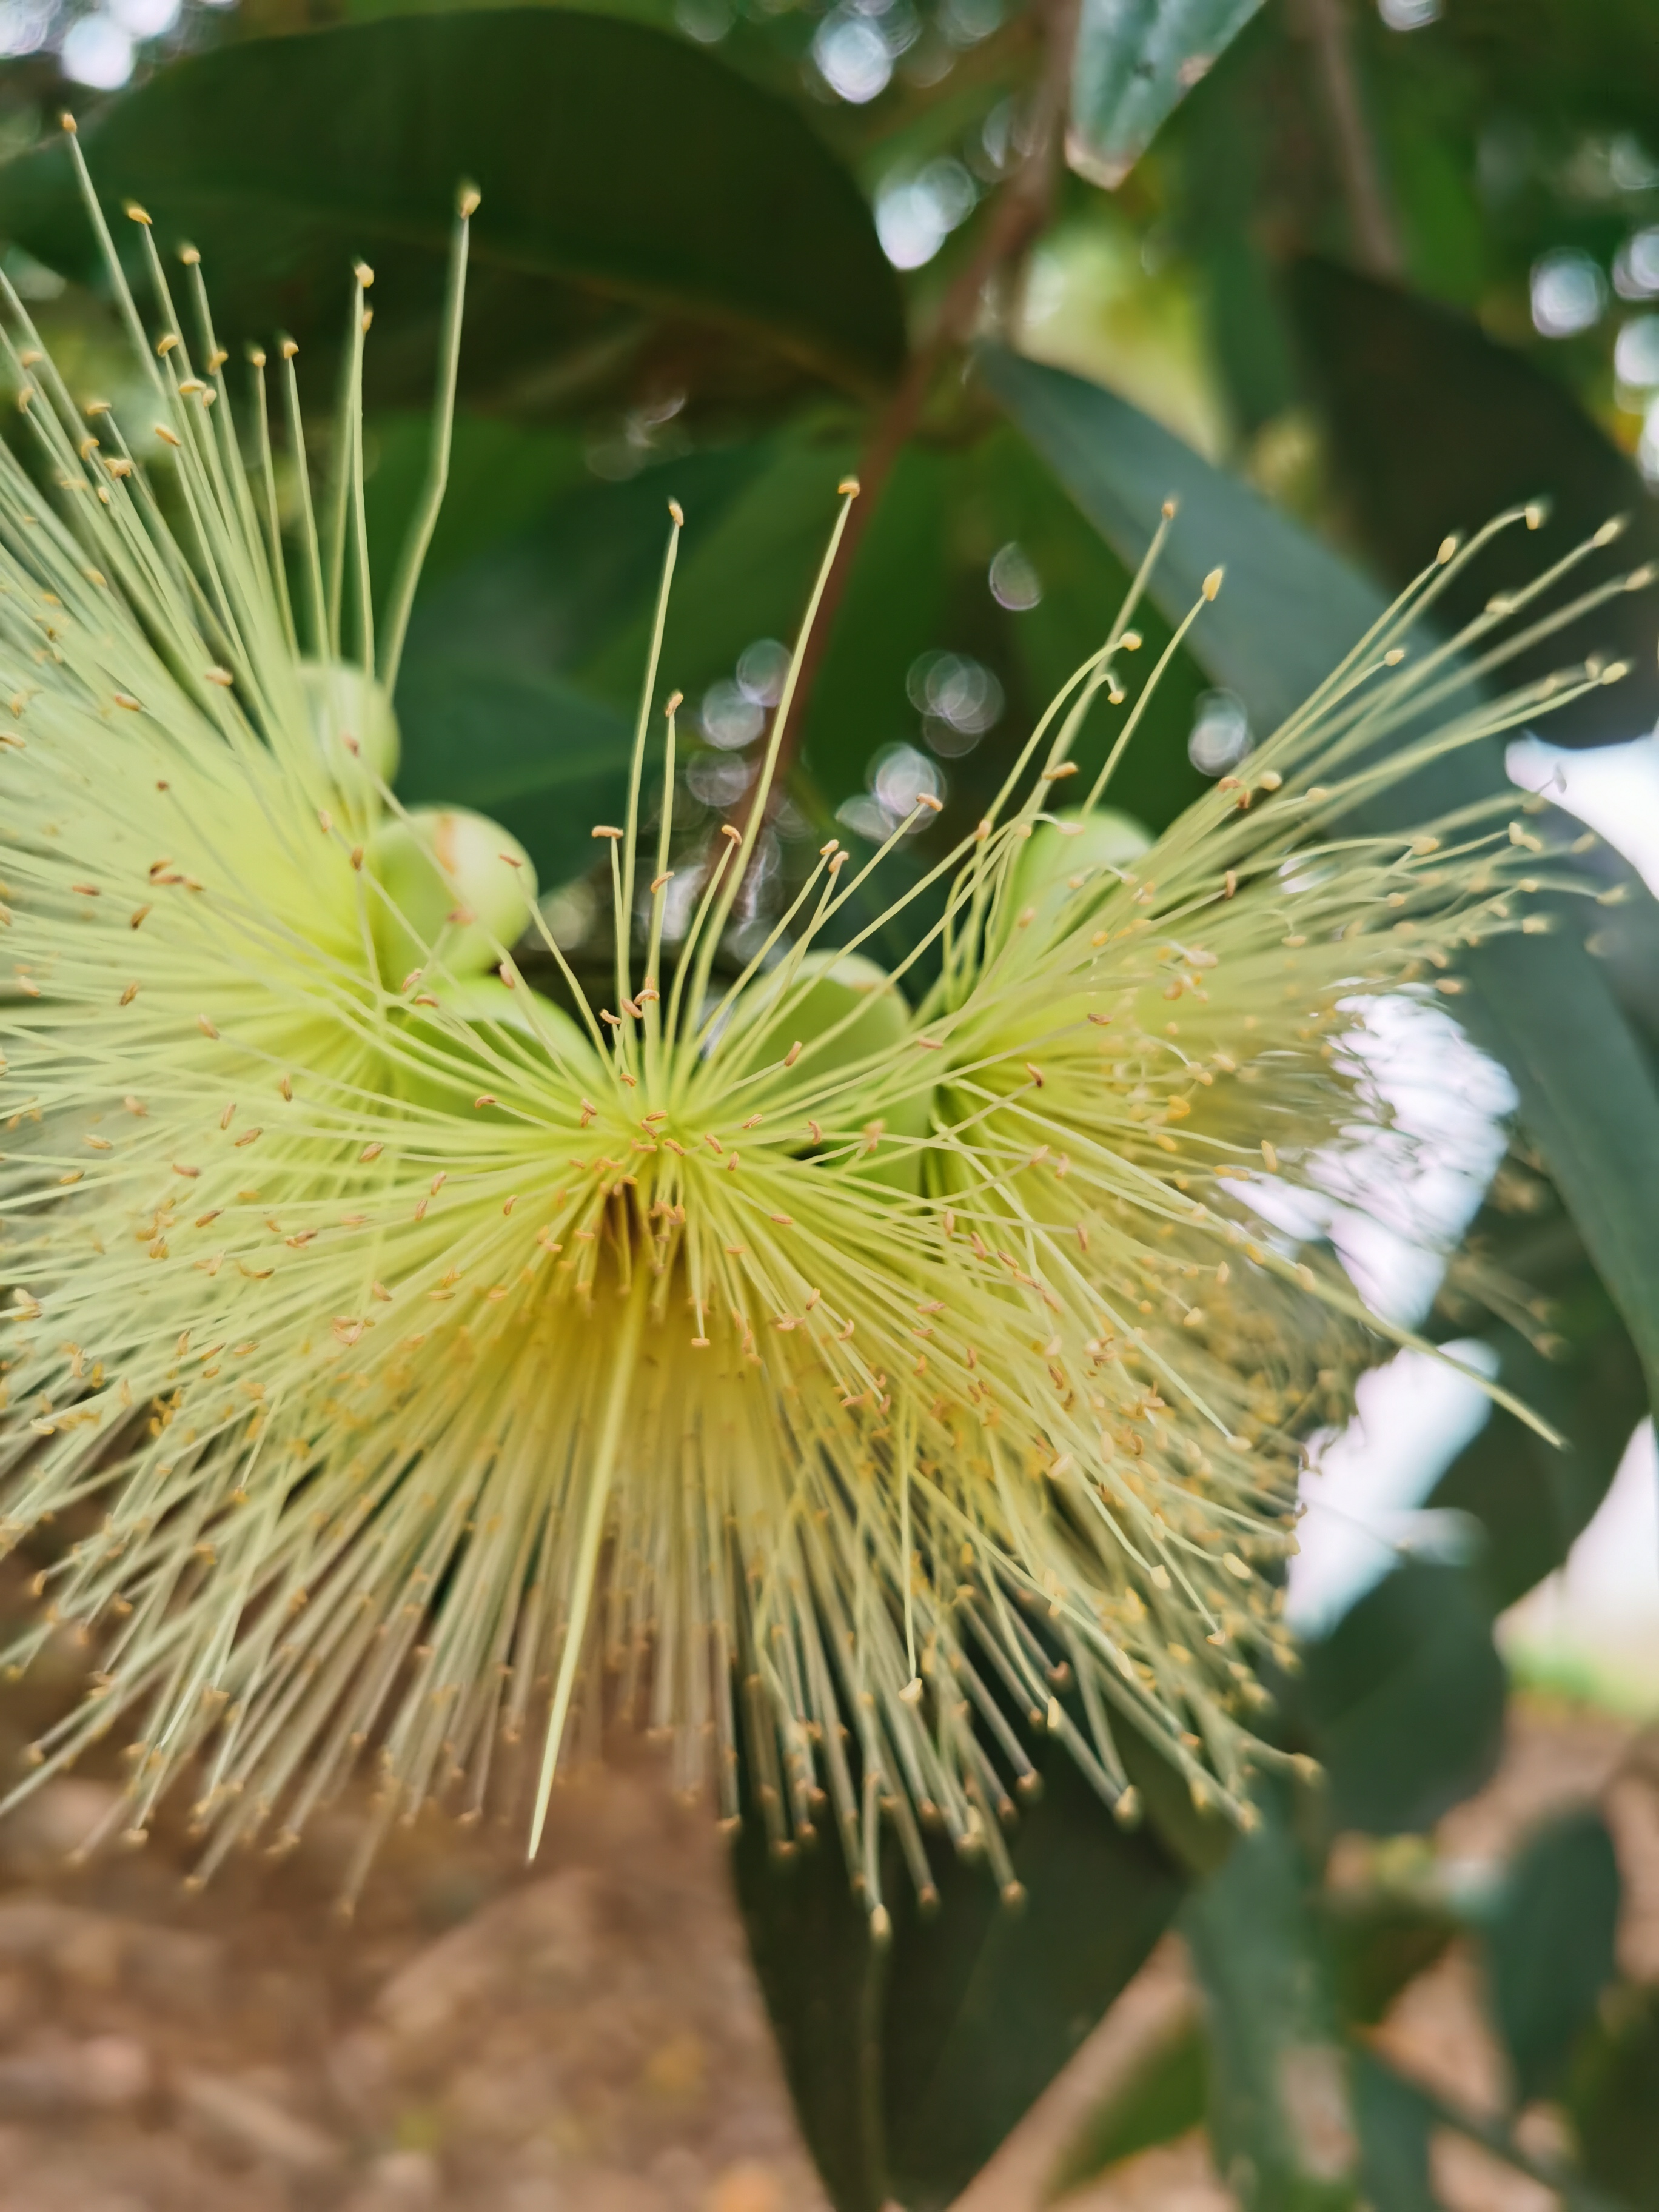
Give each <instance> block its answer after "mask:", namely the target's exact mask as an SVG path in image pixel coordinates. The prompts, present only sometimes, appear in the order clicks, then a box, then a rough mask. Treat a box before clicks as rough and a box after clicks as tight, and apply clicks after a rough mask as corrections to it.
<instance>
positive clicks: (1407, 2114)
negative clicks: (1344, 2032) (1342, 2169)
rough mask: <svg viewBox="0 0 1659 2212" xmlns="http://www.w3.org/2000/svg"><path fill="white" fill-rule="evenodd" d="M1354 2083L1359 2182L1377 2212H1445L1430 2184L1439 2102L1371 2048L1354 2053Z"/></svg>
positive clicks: (1373, 2211)
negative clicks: (1404, 2078) (1431, 2147)
mask: <svg viewBox="0 0 1659 2212" xmlns="http://www.w3.org/2000/svg"><path fill="white" fill-rule="evenodd" d="M1352 2083H1353V2115H1354V2122H1355V2124H1356V2126H1357V2127H1358V2130H1359V2185H1360V2189H1361V2191H1362V2193H1363V2195H1364V2199H1365V2202H1366V2203H1368V2204H1370V2207H1371V2208H1372V2212H1439V2209H1438V2207H1437V2204H1436V2202H1435V2197H1434V2193H1433V2191H1432V2189H1431V2186H1430V2183H1429V2136H1430V2133H1431V2130H1432V2129H1433V2127H1434V2125H1435V2122H1436V2118H1437V2114H1436V2112H1435V2110H1434V2107H1433V2106H1432V2105H1431V2103H1430V2102H1429V2100H1428V2099H1427V2098H1425V2096H1424V2095H1423V2093H1422V2092H1421V2091H1420V2090H1419V2089H1417V2088H1414V2087H1413V2085H1412V2084H1411V2083H1410V2082H1409V2081H1401V2078H1400V2076H1399V2075H1397V2074H1396V2073H1395V2072H1394V2071H1393V2069H1391V2068H1389V2067H1387V2066H1383V2065H1381V2064H1379V2063H1378V2062H1377V2061H1376V2059H1375V2058H1373V2057H1371V2055H1370V2052H1369V2051H1355V2052H1354V2054H1353V2072H1352Z"/></svg>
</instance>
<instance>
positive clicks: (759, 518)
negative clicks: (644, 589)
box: [583, 420, 854, 702]
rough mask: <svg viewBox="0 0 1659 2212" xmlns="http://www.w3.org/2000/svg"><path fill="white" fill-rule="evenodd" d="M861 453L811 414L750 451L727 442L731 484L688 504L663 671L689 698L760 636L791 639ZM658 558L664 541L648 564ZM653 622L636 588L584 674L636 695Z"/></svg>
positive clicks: (602, 686) (665, 476) (604, 686)
mask: <svg viewBox="0 0 1659 2212" xmlns="http://www.w3.org/2000/svg"><path fill="white" fill-rule="evenodd" d="M687 459H688V460H693V461H696V460H702V461H705V462H712V461H713V460H714V456H705V455H696V456H692V455H688V456H687ZM853 459H854V452H853V448H852V447H851V446H850V444H848V443H847V442H845V441H843V440H842V438H841V437H839V436H834V435H831V436H826V435H824V433H823V431H822V430H821V429H820V428H818V426H817V424H815V423H814V422H811V421H810V420H809V421H808V422H804V423H801V422H798V423H796V424H794V425H793V426H792V427H791V428H789V429H787V430H784V431H781V432H779V433H778V434H777V435H775V436H774V437H771V438H766V439H760V440H757V441H754V442H753V444H752V445H750V447H747V448H744V449H738V448H733V449H731V450H730V452H729V453H728V454H727V456H726V459H725V466H726V471H727V477H726V482H725V483H723V484H722V485H721V488H720V490H719V491H718V492H717V493H716V495H715V496H714V499H713V500H708V499H706V498H705V499H703V500H702V501H699V500H696V499H692V500H691V503H690V505H688V506H687V507H686V509H685V513H686V532H685V536H684V539H683V540H682V542H681V548H680V556H679V564H678V568H677V569H676V571H675V577H674V595H673V598H672V599H671V602H670V605H669V609H668V623H667V627H666V629H665V631H664V633H663V660H662V665H663V673H664V676H665V678H667V679H669V680H671V682H672V683H674V684H677V685H678V686H680V687H681V688H682V689H683V690H684V691H685V693H686V695H687V696H688V697H689V698H690V699H691V700H693V701H694V702H695V701H696V698H697V696H699V694H700V693H701V692H702V690H703V688H704V686H705V685H707V684H710V683H712V682H713V681H714V679H715V678H717V677H720V676H730V675H731V673H732V669H733V668H734V666H735V665H736V663H737V659H738V654H739V653H741V652H742V651H743V649H744V647H745V646H746V645H748V644H750V642H751V641H753V640H754V639H756V638H757V637H768V636H770V637H775V638H778V639H780V640H781V641H784V642H786V643H788V644H793V642H794V637H795V632H796V630H797V629H799V624H800V618H801V613H802V610H803V608H804V607H805V603H806V597H807V593H808V592H809V591H810V589H811V582H812V578H813V576H814V574H816V572H817V565H818V562H819V560H820V558H821V557H822V556H823V549H824V546H825V544H827V542H828V540H829V532H830V529H831V527H832V526H833V525H834V522H835V520H836V507H837V506H838V504H839V502H838V501H837V500H836V483H838V482H839V480H840V479H841V477H842V476H844V475H845V473H846V471H847V470H848V467H849V466H850V465H851V464H852V461H853ZM653 473H660V476H661V483H662V488H663V489H670V488H671V486H670V477H671V476H673V475H677V474H678V471H661V472H653ZM689 480H690V479H689V478H688V481H689ZM676 496H677V497H679V498H681V500H682V502H683V503H684V501H685V500H687V499H691V495H690V493H684V494H681V493H678V492H677V493H676ZM660 512H661V509H660V507H659V508H658V513H660ZM653 530H654V525H653ZM660 557H661V544H660V538H659V541H658V544H657V546H656V550H655V552H654V554H653V563H654V562H655V561H657V560H659V559H660ZM653 583H654V574H653ZM651 619H652V600H651V598H650V595H649V594H648V593H646V594H641V599H639V601H638V602H637V604H636V605H635V610H634V611H633V614H632V617H631V618H630V620H629V623H627V625H626V626H625V627H624V628H623V629H620V630H617V631H616V632H614V633H612V634H610V635H606V636H605V638H603V639H602V640H600V641H596V645H597V649H596V650H593V651H592V652H590V653H589V654H588V655H587V656H586V658H585V665H584V670H583V673H584V676H585V678H586V680H587V681H589V682H591V683H592V684H593V685H594V686H595V688H596V689H599V690H604V691H605V692H607V693H612V694H615V693H618V692H620V693H623V694H629V693H631V692H632V691H633V690H635V687H636V686H637V684H638V683H639V676H640V670H641V667H642V665H644V660H645V654H646V647H647V642H648V641H649V637H650V625H651Z"/></svg>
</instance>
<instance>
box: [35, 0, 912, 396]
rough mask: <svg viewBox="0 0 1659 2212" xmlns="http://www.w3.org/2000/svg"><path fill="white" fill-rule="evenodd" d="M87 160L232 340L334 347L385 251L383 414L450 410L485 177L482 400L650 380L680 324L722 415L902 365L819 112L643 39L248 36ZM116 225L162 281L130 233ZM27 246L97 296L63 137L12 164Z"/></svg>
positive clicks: (149, 90)
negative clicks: (448, 269) (193, 263)
mask: <svg viewBox="0 0 1659 2212" xmlns="http://www.w3.org/2000/svg"><path fill="white" fill-rule="evenodd" d="M82 137H83V141H84V144H85V149H86V153H87V155H88V160H89V161H90V163H91V165H92V169H93V173H94V178H95V179H96V181H97V184H98V187H99V190H100V194H101V196H102V197H103V198H104V201H105V203H106V205H108V206H111V207H118V206H119V205H120V204H121V203H122V202H123V201H125V200H126V199H128V198H132V199H136V200H138V201H140V202H142V203H143V204H144V205H145V206H146V207H147V208H148V209H149V212H150V214H151V215H152V216H153V217H154V218H155V240H156V243H157V244H158V246H161V249H162V252H163V254H164V256H167V255H170V253H171V252H172V250H173V248H174V247H175V246H179V245H180V244H182V243H184V242H185V241H189V242H191V243H193V244H194V245H196V246H198V247H199V248H200V249H201V252H202V253H203V255H204V263H205V268H206V273H207V276H208V279H209V283H210V287H211V289H212V293H213V298H214V303H215V313H216V318H217V320H218V325H219V333H220V336H221V338H222V340H223V341H225V342H226V343H234V341H236V340H239V339H241V338H244V337H258V338H262V339H264V340H266V341H268V340H269V338H270V335H271V332H272V327H273V325H275V324H281V325H283V326H285V327H286V328H287V329H289V331H292V333H293V334H294V335H295V337H298V338H299V339H300V340H301V343H307V342H309V341H310V340H312V339H313V337H316V338H319V339H321V340H322V342H323V343H325V344H331V343H333V342H334V341H335V340H336V339H337V337H338V335H339V334H340V332H341V331H342V330H343V325H344V321H345V315H346V308H347V305H348V301H349V266H350V261H351V258H352V257H353V256H354V255H357V254H362V255H363V256H365V257H367V258H368V259H369V260H370V261H371V262H372V263H373V264H374V268H375V271H376V283H375V289H374V307H375V329H374V337H373V339H372V341H371V343H370V346H369V349H368V376H369V380H370V386H371V392H374V391H379V392H382V393H385V392H388V391H398V392H410V393H421V394H423V393H424V392H426V391H427V390H428V389H429V388H430V385H431V380H432V349H433V344H434V340H435V322H436V317H437V311H438V301H439V295H440V290H441V280H440V274H439V271H440V265H441V258H442V256H443V254H444V253H445V252H446V250H447V240H448V236H449V231H450V227H451V222H452V219H453V210H454V204H455V194H456V189H457V186H458V185H459V184H460V183H462V182H463V181H464V180H470V181H471V182H472V183H474V184H476V185H477V186H478V187H479V189H480V190H481V191H482V192H483V205H482V208H481V210H480V212H479V214H478V216H477V219H476V222H475V223H474V228H473V248H472V252H473V261H472V271H471V278H470V281H469V287H468V300H467V310H468V320H467V334H466V339H465V346H464V349H463V368H462V374H463V381H464V388H471V389H472V390H474V391H477V390H487V391H489V392H490V393H491V394H492V395H493V396H494V397H495V398H496V399H497V400H498V401H501V400H509V401H514V402H516V403H517V404H522V405H537V404H541V405H545V404H549V402H550V400H551V399H552V398H555V397H556V391H555V385H556V382H557V376H564V377H566V378H567V380H568V376H570V375H572V374H579V373H581V372H583V370H584V362H583V360H582V359H580V358H578V352H579V349H588V356H587V358H586V370H585V373H586V375H587V377H588V380H589V381H590V382H591V381H592V377H593V375H594V374H595V373H596V369H595V362H596V356H592V349H593V348H595V347H598V348H599V355H600V356H603V355H604V354H605V348H607V347H609V348H611V349H612V351H613V352H614V351H615V349H617V347H621V348H622V349H623V355H626V354H627V352H628V350H629V348H630V347H631V349H632V351H633V353H634V355H635V356H639V357H640V359H639V360H636V361H635V363H634V365H635V367H638V366H639V365H640V361H644V362H646V364H647V367H648V362H649V358H650V357H651V356H652V351H653V349H652V345H650V344H647V338H646V335H645V334H646V333H647V332H649V331H653V329H654V330H657V331H659V332H660V331H661V330H662V329H663V328H664V327H665V326H666V327H667V328H668V329H669V330H670V331H678V333H679V334H680V335H679V337H678V340H677V341H676V342H675V344H674V345H673V346H671V348H670V351H671V353H674V354H675V355H676V356H677V357H685V365H686V366H689V357H690V355H695V356H696V362H697V367H698V372H699V374H698V386H699V391H700V392H705V393H706V392H707V391H708V389H709V387H710V386H711V384H718V382H719V380H720V375H721V374H727V373H730V374H737V375H738V377H739V378H740V380H742V381H743V382H744V388H746V389H748V390H750V391H751V392H752V391H755V390H757V389H759V390H764V389H765V387H766V386H767V383H768V381H769V380H770V381H771V382H772V383H774V384H775V383H777V382H779V381H780V380H781V381H783V382H786V383H787V382H788V381H790V380H795V379H798V377H799V374H800V372H801V371H803V370H804V371H805V372H806V373H807V374H810V375H811V376H813V377H817V378H819V379H823V380H828V381H829V382H831V383H834V384H836V385H839V386H843V387H846V388H849V389H852V390H855V391H859V392H869V391H872V390H875V389H878V388H879V387H881V386H883V385H884V384H885V383H886V382H887V381H888V380H889V379H890V377H891V376H892V375H893V374H894V373H895V371H896V368H897V366H898V364H899V362H900V361H901V359H902V356H903V350H904V328H903V318H902V308H901V302H900V295H899V290H898V286H897V281H896V277H895V276H894V274H893V271H892V270H891V269H890V267H889V265H888V263H887V260H886V258H885V256H884V254H883V252H882V251H881V248H880V246H879V245H878V241H877V239H876V234H875V229H874V226H873V224H872V221H871V217H870V213H869V210H868V208H867V207H866V204H865V202H864V200H863V198H862V197H861V196H860V192H859V191H858V189H857V186H856V185H854V182H853V179H852V178H851V177H850V176H849V175H848V173H847V172H846V171H845V170H844V169H843V168H842V167H841V166H840V165H839V163H838V162H837V161H836V160H835V158H834V156H833V155H831V154H830V153H829V150H828V149H827V148H826V147H824V146H823V143H821V142H820V141H819V140H818V138H817V137H815V135H814V134H813V132H812V131H811V129H810V128H809V126H808V125H807V124H806V122H805V118H803V117H802V116H801V115H800V114H799V112H798V111H797V110H796V109H795V108H793V106H790V105H788V104H787V103H786V102H785V101H783V100H778V99H775V98H773V97H772V96H770V95H769V94H766V93H764V92H762V91H760V90H759V89H757V88H756V87H755V86H754V85H752V84H751V83H750V82H747V81H746V80H745V79H744V78H742V77H739V76H737V75H736V74H734V73H733V72H732V70H728V69H726V67H725V66H724V64H721V63H720V62H718V61H716V60H714V58H712V57H711V56H709V55H708V54H706V53H703V52H700V51H699V50H698V49H696V47H694V46H691V45H690V44H689V43H687V42H686V41H685V40H680V39H677V38H673V37H671V36H668V35H665V34H664V33H659V32H656V31H653V30H651V29H648V28H647V27H645V26H643V25H641V24H637V23H630V22H624V21H618V20H617V19H615V18H610V17H605V16H599V15H581V14H578V13H576V12H574V11H572V10H567V9H544V8H518V9H472V10H465V11H460V12H457V13H454V14H448V15H436V14H435V15H403V16H394V17H389V18H387V19H386V20H385V21H378V22H370V23H356V24H347V25H344V26H342V27H337V28H334V29H329V30H323V31H315V32H307V33H302V34H300V35H297V36H294V37H289V38H282V39H275V40H247V41H245V42H241V43H238V44H234V45H228V46H222V47H220V48H217V49H216V50H214V51H212V52H206V53H202V54H197V55H194V56H191V57H190V58H187V59H185V60H183V61H180V62H177V63H175V64H173V65H172V66H170V67H168V68H167V69H164V70H161V71H160V72H159V73H158V74H157V75H156V76H154V77H152V78H150V79H149V81H148V82H146V83H144V84H142V85H140V86H139V87H138V88H137V89H135V90H133V91H131V92H128V93H125V94H121V95H120V96H119V97H118V98H117V99H115V100H112V101H111V102H110V103H109V104H108V105H107V106H106V107H104V108H102V109H100V111H99V112H98V113H97V114H96V115H95V116H94V118H93V119H92V120H91V121H90V122H89V123H88V126H87V128H86V130H85V131H84V132H83V133H82ZM116 228H118V230H119V231H120V233H121V234H122V247H123V251H124V252H126V251H131V252H132V253H133V265H134V266H135V267H137V239H136V237H135V235H134V232H133V229H132V227H131V226H129V225H127V224H124V223H119V222H118V223H117V226H116ZM0 231H3V232H4V233H5V234H8V235H9V236H10V237H11V238H12V239H13V240H15V241H16V242H17V243H19V244H20V245H21V246H24V247H25V248H26V249H27V251H28V252H31V253H33V254H34V255H35V256H36V257H37V258H39V259H40V260H42V261H44V262H46V263H47V264H49V265H50V266H52V267H53V268H56V269H60V270H63V271H64V273H66V274H69V275H73V276H88V275H93V274H95V273H96V261H95V256H94V251H93V246H92V241H91V240H90V238H89V235H88V228H87V223H86V220H85V217H84V215H83V213H82V209H81V205H80V202H79V199H78V197H77V195H76V190H75V185H74V181H73V177H72V173H71V170H70V161H69V156H68V149H67V148H66V147H65V146H64V144H63V143H61V141H54V142H53V143H50V144H47V145H45V146H42V147H41V148H40V149H37V150H36V151H35V152H33V153H32V154H29V155H26V156H24V157H23V158H22V159H21V160H19V161H13V162H11V163H9V164H8V165H7V166H6V167H4V168H3V170H0ZM635 333H636V334H637V336H635V335H630V334H635ZM653 343H654V342H653ZM722 356H723V357H724V364H725V365H724V368H722V367H721V362H722ZM621 357H622V356H620V355H619V356H617V358H618V359H620V358H621ZM603 366H604V363H603V362H602V361H601V362H599V367H600V368H603ZM552 371H556V372H557V376H555V377H554V378H553V380H552V381H551V382H550V381H549V377H550V372H552ZM681 373H682V374H684V367H683V368H682V372H681ZM659 391H660V387H659Z"/></svg>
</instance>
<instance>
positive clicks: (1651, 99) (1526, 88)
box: [1434, 0, 1659, 133]
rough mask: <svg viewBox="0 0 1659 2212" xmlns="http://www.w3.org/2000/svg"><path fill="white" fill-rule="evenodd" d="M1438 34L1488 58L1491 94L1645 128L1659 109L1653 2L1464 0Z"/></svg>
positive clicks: (1474, 55)
mask: <svg viewBox="0 0 1659 2212" xmlns="http://www.w3.org/2000/svg"><path fill="white" fill-rule="evenodd" d="M1434 36H1435V38H1436V40H1440V41H1443V42H1444V44H1445V45H1446V46H1449V47H1451V48H1453V49H1454V50H1455V51H1458V52H1462V54H1465V55H1468V56H1469V57H1471V58H1474V59H1475V60H1476V61H1478V62H1480V64H1483V66H1484V70H1485V71H1486V80H1487V85H1488V86H1489V87H1490V91H1489V92H1488V94H1487V96H1488V98H1489V99H1492V98H1496V99H1503V100H1512V101H1516V102H1518V103H1520V104H1521V106H1522V107H1523V109H1531V110H1533V111H1534V112H1538V111H1540V110H1542V111H1544V112H1556V113H1565V114H1568V115H1571V116H1573V117H1575V118H1578V119H1579V120H1581V121H1584V122H1589V123H1595V122H1601V123H1624V124H1626V125H1627V126H1628V127H1629V128H1630V129H1632V130H1633V131H1638V132H1644V133H1645V132H1650V131H1651V130H1652V128H1653V118H1654V116H1655V114H1656V112H1659V46H1656V44H1655V40H1654V36H1653V10H1652V9H1651V8H1650V5H1649V4H1648V0H1595V5H1593V6H1590V5H1586V4H1585V0H1458V5H1457V6H1456V7H1455V8H1452V9H1448V10H1447V20H1446V21H1445V23H1444V25H1443V26H1439V25H1437V26H1436V27H1435V32H1434ZM1483 89H1486V88H1485V87H1483Z"/></svg>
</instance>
